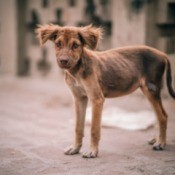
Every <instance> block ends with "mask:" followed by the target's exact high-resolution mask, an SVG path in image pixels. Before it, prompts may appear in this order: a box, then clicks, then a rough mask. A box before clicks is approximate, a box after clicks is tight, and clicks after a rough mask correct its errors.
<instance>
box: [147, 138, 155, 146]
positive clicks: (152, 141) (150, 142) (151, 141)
mask: <svg viewBox="0 0 175 175" xmlns="http://www.w3.org/2000/svg"><path fill="white" fill-rule="evenodd" d="M155 143H156V138H153V139H151V140H148V144H149V145H154V144H155Z"/></svg>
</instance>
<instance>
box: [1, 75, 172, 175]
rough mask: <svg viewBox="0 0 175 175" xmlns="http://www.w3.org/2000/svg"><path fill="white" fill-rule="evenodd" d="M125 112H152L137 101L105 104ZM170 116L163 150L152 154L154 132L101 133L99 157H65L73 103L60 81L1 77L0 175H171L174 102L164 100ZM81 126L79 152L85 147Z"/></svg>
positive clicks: (126, 99) (135, 97)
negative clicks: (81, 144)
mask: <svg viewBox="0 0 175 175" xmlns="http://www.w3.org/2000/svg"><path fill="white" fill-rule="evenodd" d="M111 105H112V106H117V107H119V108H121V109H124V110H126V111H128V112H130V111H132V112H133V111H135V112H137V111H139V110H145V109H147V110H151V108H150V105H149V104H148V102H147V101H146V100H145V98H143V97H142V96H141V95H137V94H132V95H130V96H125V97H121V98H118V99H111V100H107V102H106V104H105V107H108V106H111ZM164 106H165V109H166V111H167V113H168V114H169V122H168V145H167V148H166V150H165V151H161V152H155V151H153V150H152V149H151V147H150V146H149V145H147V139H149V138H151V137H152V136H154V135H155V128H150V129H148V130H146V131H127V130H122V129H118V128H110V127H108V128H103V129H102V138H101V142H100V154H99V157H98V158H96V159H91V160H89V159H83V158H81V154H79V155H75V156H66V155H64V154H63V150H64V148H65V147H67V146H69V145H71V144H72V142H73V135H74V112H73V105H72V98H71V95H70V92H69V90H68V88H67V87H66V86H65V85H64V82H63V80H62V79H61V80H60V79H58V80H56V79H55V80H49V79H44V78H43V79H33V78H9V77H0V175H173V174H175V101H173V100H171V99H170V98H168V99H165V100H164ZM89 129H90V128H89V126H86V132H85V138H84V145H83V148H82V152H83V151H85V150H87V149H88V146H89Z"/></svg>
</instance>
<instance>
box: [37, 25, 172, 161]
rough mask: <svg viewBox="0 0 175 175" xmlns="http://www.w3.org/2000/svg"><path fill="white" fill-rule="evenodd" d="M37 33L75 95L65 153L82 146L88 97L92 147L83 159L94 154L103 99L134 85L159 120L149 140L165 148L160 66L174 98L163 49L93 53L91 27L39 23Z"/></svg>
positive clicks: (95, 30) (96, 38)
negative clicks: (52, 52) (51, 49)
mask: <svg viewBox="0 0 175 175" xmlns="http://www.w3.org/2000/svg"><path fill="white" fill-rule="evenodd" d="M36 32H37V34H38V38H39V41H40V44H41V45H42V44H44V43H45V42H46V41H47V40H51V41H53V42H54V44H55V50H56V58H57V63H58V65H59V67H60V68H63V69H65V80H66V83H67V84H68V86H69V87H70V89H71V91H72V93H73V96H74V104H75V113H76V127H75V142H74V145H73V146H71V147H70V148H68V149H66V151H65V154H68V155H72V154H76V153H78V152H79V150H80V148H81V146H82V138H83V136H84V123H85V112H86V107H87V102H88V100H89V101H90V102H91V104H92V124H91V146H90V151H89V152H87V153H85V154H83V157H86V158H93V157H96V156H97V154H98V144H99V140H100V129H101V114H102V109H103V103H104V99H105V97H118V96H122V95H126V94H129V93H131V92H133V91H134V90H136V89H137V88H141V90H142V91H143V93H144V94H145V96H146V97H147V98H148V100H149V101H150V103H151V104H152V106H153V109H154V110H155V113H156V115H157V119H158V123H159V137H158V138H156V139H153V140H152V141H151V142H150V143H151V144H154V146H153V148H154V149H155V150H162V149H163V148H164V147H165V144H166V128H167V114H166V112H165V110H164V109H163V106H162V103H161V97H160V91H161V86H162V79H163V74H164V72H165V69H167V86H168V89H169V92H170V94H171V96H172V97H175V95H174V94H175V93H174V91H173V89H172V86H171V81H172V80H171V67H170V64H169V61H168V58H167V56H166V55H165V54H164V53H162V52H160V51H158V50H156V49H153V48H150V47H147V46H133V47H123V48H118V49H112V50H107V51H104V52H97V51H94V49H95V48H96V47H97V44H98V41H99V39H100V38H101V34H102V30H101V29H100V28H95V27H92V26H91V25H90V26H86V27H60V26H56V25H44V26H39V27H38V29H37V30H36ZM87 47H88V48H89V49H88V48H87ZM91 49H92V50H91Z"/></svg>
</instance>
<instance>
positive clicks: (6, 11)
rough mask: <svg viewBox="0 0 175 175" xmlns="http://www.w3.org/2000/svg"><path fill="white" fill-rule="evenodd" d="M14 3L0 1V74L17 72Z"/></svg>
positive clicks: (12, 0)
mask: <svg viewBox="0 0 175 175" xmlns="http://www.w3.org/2000/svg"><path fill="white" fill-rule="evenodd" d="M16 29H17V20H16V1H15V0H0V74H10V75H15V74H16V72H17V31H16Z"/></svg>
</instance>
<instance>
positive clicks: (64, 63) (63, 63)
mask: <svg viewBox="0 0 175 175" xmlns="http://www.w3.org/2000/svg"><path fill="white" fill-rule="evenodd" d="M60 63H61V64H62V65H63V66H66V65H67V63H68V60H67V59H62V60H60Z"/></svg>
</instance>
